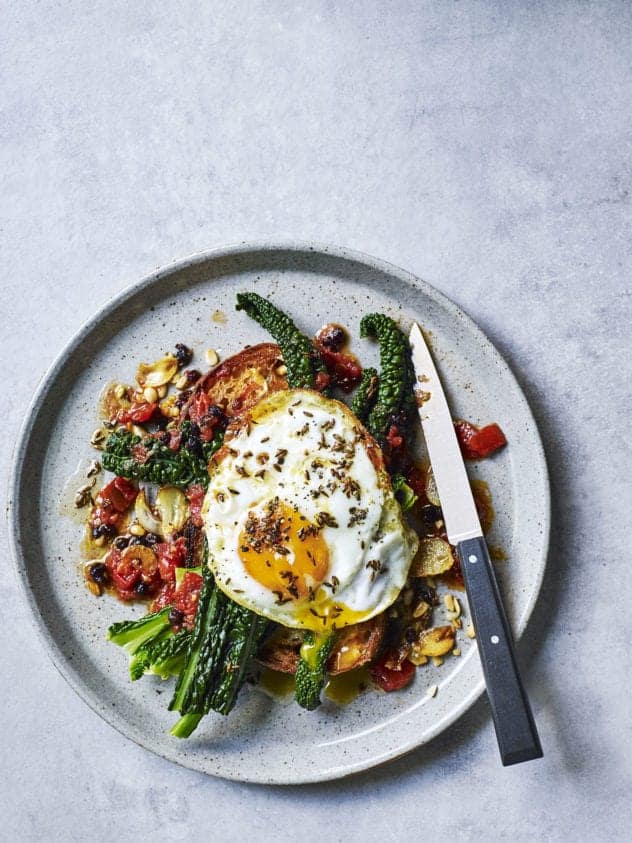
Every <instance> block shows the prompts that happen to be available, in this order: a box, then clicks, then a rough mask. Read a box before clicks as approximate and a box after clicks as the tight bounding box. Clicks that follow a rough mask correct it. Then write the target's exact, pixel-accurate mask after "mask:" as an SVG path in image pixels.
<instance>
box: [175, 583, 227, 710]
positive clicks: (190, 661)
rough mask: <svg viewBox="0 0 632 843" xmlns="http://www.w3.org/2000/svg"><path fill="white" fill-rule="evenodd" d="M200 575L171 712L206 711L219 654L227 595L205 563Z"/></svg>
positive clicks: (221, 646)
mask: <svg viewBox="0 0 632 843" xmlns="http://www.w3.org/2000/svg"><path fill="white" fill-rule="evenodd" d="M202 576H203V580H204V582H203V585H202V590H201V591H200V596H199V599H198V607H197V612H196V614H195V624H194V627H193V635H192V638H191V646H190V647H189V650H188V652H187V660H186V664H185V666H184V669H183V670H182V673H181V674H180V676H179V677H178V682H177V684H176V690H175V693H174V696H173V699H172V700H171V703H170V704H169V710H170V711H179V712H180V713H181V714H190V713H198V714H205V713H206V712H205V710H204V700H205V695H206V690H207V687H208V686H209V685H210V684H211V682H212V681H213V678H214V674H215V673H216V671H217V669H218V666H219V661H218V656H219V655H221V651H222V648H223V637H224V635H225V632H224V630H223V627H222V622H223V620H224V615H225V613H226V609H227V606H228V598H227V597H225V596H224V594H223V593H222V592H221V591H220V590H219V589H218V588H217V587H216V586H215V580H214V579H213V575H212V574H211V572H210V570H209V568H208V566H204V571H203V574H202Z"/></svg>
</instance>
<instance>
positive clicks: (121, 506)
mask: <svg viewBox="0 0 632 843" xmlns="http://www.w3.org/2000/svg"><path fill="white" fill-rule="evenodd" d="M137 494H138V489H137V488H136V486H134V484H133V483H131V482H130V481H129V480H126V479H125V478H124V477H115V478H114V480H111V481H110V482H109V483H108V484H107V485H106V486H104V487H103V488H102V489H101V491H100V492H99V494H98V495H97V499H96V500H97V503H101V502H102V503H104V504H106V503H108V502H109V503H110V504H111V506H112V507H113V508H114V509H115V510H116V511H117V512H125V510H126V509H127V508H128V507H129V506H131V504H132V503H133V502H134V501H135V500H136V495H137Z"/></svg>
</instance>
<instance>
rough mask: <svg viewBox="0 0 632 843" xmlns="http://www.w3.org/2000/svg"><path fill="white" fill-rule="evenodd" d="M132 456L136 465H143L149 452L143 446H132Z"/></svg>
mask: <svg viewBox="0 0 632 843" xmlns="http://www.w3.org/2000/svg"><path fill="white" fill-rule="evenodd" d="M132 456H133V457H134V460H135V461H136V462H137V463H139V464H140V465H143V463H146V462H147V460H148V459H149V450H148V449H147V448H146V447H145V446H144V445H134V447H133V448H132Z"/></svg>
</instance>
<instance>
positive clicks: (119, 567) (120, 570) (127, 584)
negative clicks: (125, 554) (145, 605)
mask: <svg viewBox="0 0 632 843" xmlns="http://www.w3.org/2000/svg"><path fill="white" fill-rule="evenodd" d="M140 576H141V569H140V567H138V566H137V565H134V563H133V562H132V561H129V560H125V559H121V558H120V557H119V558H118V560H117V561H116V562H115V563H114V565H113V566H112V582H113V583H114V587H115V588H116V590H117V591H118V592H119V594H120V596H121V597H123V599H124V600H129V599H134V598H136V597H138V595H137V594H136V592H135V591H133V588H134V586H135V585H136V584H137V583H138V582H140ZM129 591H131V592H132V593H133V595H134V596H133V598H130V597H127V596H124V595H123V592H129Z"/></svg>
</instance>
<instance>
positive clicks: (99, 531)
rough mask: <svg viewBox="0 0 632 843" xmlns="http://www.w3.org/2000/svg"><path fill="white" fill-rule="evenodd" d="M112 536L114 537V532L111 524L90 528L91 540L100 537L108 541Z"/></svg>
mask: <svg viewBox="0 0 632 843" xmlns="http://www.w3.org/2000/svg"><path fill="white" fill-rule="evenodd" d="M114 535H116V530H115V529H114V527H112V525H111V524H99V525H98V526H97V527H93V528H92V538H93V539H98V538H101V536H105V538H106V539H109V538H111V537H112V536H114Z"/></svg>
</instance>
